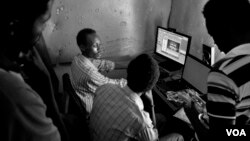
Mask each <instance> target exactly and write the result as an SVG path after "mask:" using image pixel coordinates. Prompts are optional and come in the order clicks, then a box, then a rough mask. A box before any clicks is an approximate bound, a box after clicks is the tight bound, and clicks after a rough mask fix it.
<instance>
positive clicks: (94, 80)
mask: <svg viewBox="0 0 250 141" xmlns="http://www.w3.org/2000/svg"><path fill="white" fill-rule="evenodd" d="M113 68H114V63H113V62H111V61H106V60H94V59H92V60H89V59H88V58H86V57H84V56H83V55H78V56H76V57H74V60H73V62H72V65H71V75H70V80H71V84H72V86H73V88H74V90H75V91H76V94H77V95H78V96H79V97H80V99H81V100H82V104H83V106H84V107H85V108H86V111H87V112H88V113H90V112H91V109H92V105H93V97H94V95H95V91H96V89H97V88H98V87H99V86H101V85H103V84H108V83H110V84H119V85H121V86H124V85H126V83H125V82H124V81H125V80H124V79H121V80H118V79H117V80H116V79H110V78H108V77H105V76H103V75H102V74H101V73H100V70H102V71H110V70H112V69H113Z"/></svg>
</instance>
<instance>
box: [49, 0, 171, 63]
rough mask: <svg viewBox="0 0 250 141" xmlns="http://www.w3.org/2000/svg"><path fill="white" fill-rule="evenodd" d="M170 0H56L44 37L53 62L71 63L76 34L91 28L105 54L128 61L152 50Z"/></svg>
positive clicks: (74, 49) (76, 49) (164, 23)
mask: <svg viewBox="0 0 250 141" xmlns="http://www.w3.org/2000/svg"><path fill="white" fill-rule="evenodd" d="M170 7H171V0H84V1H83V0H55V3H54V6H53V8H52V17H51V19H50V20H49V21H48V23H47V26H46V29H45V31H44V36H45V40H46V43H47V45H48V50H49V53H50V57H51V59H52V62H53V63H55V64H57V63H60V62H70V61H71V60H72V58H73V56H75V55H76V54H77V53H79V52H80V51H79V49H78V47H77V45H76V40H75V38H76V35H77V33H78V31H79V30H81V29H83V28H93V29H95V30H96V31H97V33H98V34H99V35H100V37H101V40H102V43H103V46H104V48H105V52H104V57H105V58H109V59H111V60H113V61H129V60H130V59H131V58H133V57H134V56H136V55H137V54H140V53H142V52H152V51H153V49H154V44H155V43H154V40H155V29H156V27H157V26H163V27H167V21H168V17H169V13H170Z"/></svg>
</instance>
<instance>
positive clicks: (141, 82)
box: [127, 54, 160, 93]
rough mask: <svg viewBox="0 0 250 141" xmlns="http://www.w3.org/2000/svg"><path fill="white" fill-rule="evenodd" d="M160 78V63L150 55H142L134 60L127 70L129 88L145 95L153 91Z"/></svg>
mask: <svg viewBox="0 0 250 141" xmlns="http://www.w3.org/2000/svg"><path fill="white" fill-rule="evenodd" d="M159 76H160V72H159V66H158V63H157V62H156V61H155V60H154V59H153V58H152V57H151V56H150V55H148V54H141V55H139V56H138V57H136V58H135V59H133V60H132V61H131V62H130V63H129V65H128V68H127V81H128V84H127V85H128V87H129V88H130V89H131V90H132V91H134V92H136V93H143V92H146V91H148V90H151V89H152V88H153V87H154V86H155V84H156V82H157V81H158V78H159Z"/></svg>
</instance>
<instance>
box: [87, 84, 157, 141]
mask: <svg viewBox="0 0 250 141" xmlns="http://www.w3.org/2000/svg"><path fill="white" fill-rule="evenodd" d="M143 109H144V106H143V102H142V100H141V98H140V96H139V95H138V94H136V93H134V92H133V91H132V90H131V89H129V87H128V86H126V87H124V88H121V87H119V86H117V85H112V84H109V85H103V86H101V87H99V88H98V89H97V91H96V97H95V99H94V104H93V110H92V112H91V114H90V125H89V126H90V131H91V132H90V133H91V136H92V139H93V141H128V140H130V139H132V138H133V139H136V140H138V141H154V140H156V139H157V138H158V132H157V130H156V129H154V128H153V124H152V121H151V119H150V117H149V114H148V113H147V112H145V111H144V110H143Z"/></svg>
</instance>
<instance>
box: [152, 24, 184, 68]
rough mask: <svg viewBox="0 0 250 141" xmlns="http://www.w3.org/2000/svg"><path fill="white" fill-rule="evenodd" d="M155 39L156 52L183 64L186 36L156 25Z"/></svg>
mask: <svg viewBox="0 0 250 141" xmlns="http://www.w3.org/2000/svg"><path fill="white" fill-rule="evenodd" d="M156 40H157V43H156V53H158V54H160V55H162V56H164V57H166V58H169V59H172V60H174V61H176V62H178V63H180V64H182V65H184V62H185V56H186V51H187V48H188V43H189V38H188V37H186V36H184V35H180V34H178V33H174V32H171V31H168V30H166V29H163V28H160V27H158V28H157V38H156Z"/></svg>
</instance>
